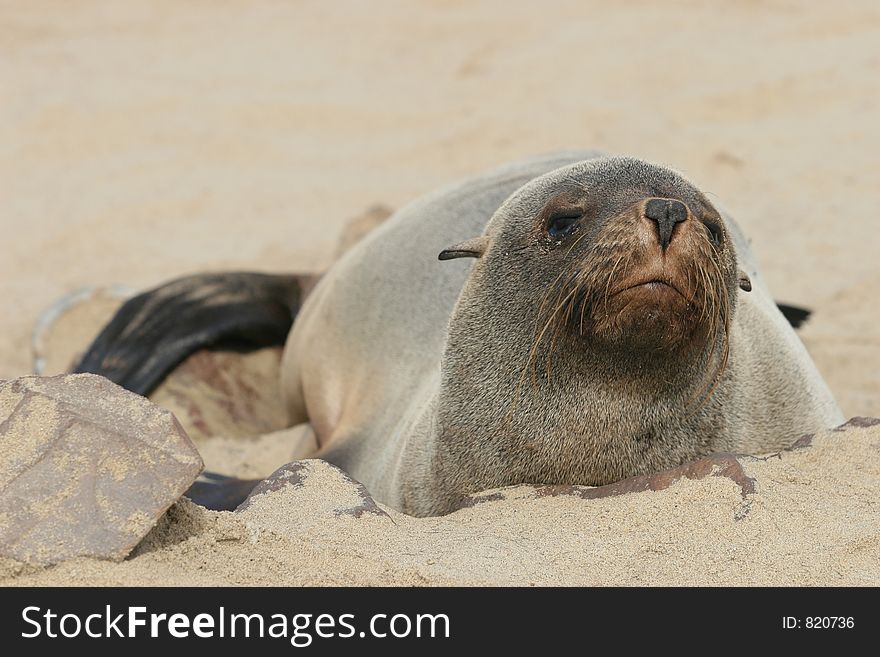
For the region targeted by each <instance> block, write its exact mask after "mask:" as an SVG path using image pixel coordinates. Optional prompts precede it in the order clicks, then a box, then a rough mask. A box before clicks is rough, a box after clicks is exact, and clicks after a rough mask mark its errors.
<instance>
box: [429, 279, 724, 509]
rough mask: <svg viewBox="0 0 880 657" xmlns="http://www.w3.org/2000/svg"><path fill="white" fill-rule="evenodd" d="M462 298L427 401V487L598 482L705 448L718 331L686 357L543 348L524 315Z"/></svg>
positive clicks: (449, 492)
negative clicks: (430, 423) (432, 402)
mask: <svg viewBox="0 0 880 657" xmlns="http://www.w3.org/2000/svg"><path fill="white" fill-rule="evenodd" d="M463 299H464V302H460V303H459V306H458V307H457V308H456V312H455V314H454V316H453V319H452V321H451V323H450V328H449V334H448V335H449V337H448V342H447V345H446V350H445V353H444V356H443V361H442V366H441V385H440V391H439V397H438V403H437V405H436V410H435V412H436V419H435V424H434V433H435V436H434V438H435V439H434V440H433V441H432V444H433V449H434V455H433V458H432V461H433V463H434V470H435V475H436V476H435V477H433V478H432V479H433V480H435V481H438V482H442V483H441V485H442V486H444V487H445V488H446V490H444V491H440V492H439V493H440V495H439V497H441V498H443V499H446V500H454V499H455V498H457V497H458V498H460V497H462V496H465V495H468V494H472V493H474V492H477V491H479V490H485V489H487V488H494V487H498V486H504V485H509V484H516V483H551V484H557V483H565V484H580V485H592V486H595V485H603V484H607V483H610V482H613V481H617V480H619V479H622V478H626V477H629V476H633V475H636V474H642V473H645V472H652V471H656V470H659V469H662V468H665V467H671V466H674V465H678V464H680V463H682V462H684V461H687V460H689V459H692V458H696V457H698V456H701V455H703V454H706V453H709V452H711V451H714V450H715V449H716V448H717V445H716V444H715V443H714V437H715V436H717V435H721V434H722V433H723V431H722V427H720V426H719V423H723V415H722V414H721V412H720V406H719V405H720V402H719V399H720V398H721V396H722V395H719V391H722V390H724V389H726V388H727V387H729V386H730V385H731V381H730V376H731V375H730V373H729V372H727V373H725V375H724V376H722V377H720V379H719V380H718V381H713V373H714V372H715V371H717V367H716V364H717V363H718V362H719V359H720V358H721V356H722V353H721V352H722V345H721V342H720V341H719V342H717V343H716V344H714V346H713V348H712V349H709V348H706V349H703V350H702V351H699V352H697V353H696V355H695V354H693V353H689V354H685V355H682V354H653V355H652V357H645V356H643V355H640V354H623V355H621V354H619V353H614V352H613V351H607V352H603V351H602V350H595V349H589V348H583V345H582V343H581V348H580V349H578V340H579V339H580V340H582V337H583V336H569V337H565V336H557V344H555V345H554V346H553V349H552V353H551V349H550V345H549V343H548V344H547V346H546V347H545V348H539V349H538V350H536V351H534V352H533V351H532V350H531V347H532V346H533V340H532V335H531V330H530V327H528V322H527V321H526V322H524V321H523V319H522V318H521V317H519V318H517V317H516V316H515V312H512V313H497V314H493V315H491V316H487V315H486V313H484V312H481V309H480V308H478V307H476V306H475V305H471V304H468V303H467V296H465V295H463ZM685 356H686V357H685ZM710 390H711V391H712V394H711V395H710V394H709V392H710ZM449 503H450V504H452V503H454V502H449ZM446 510H449V509H446Z"/></svg>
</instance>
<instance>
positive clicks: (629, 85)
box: [0, 0, 880, 585]
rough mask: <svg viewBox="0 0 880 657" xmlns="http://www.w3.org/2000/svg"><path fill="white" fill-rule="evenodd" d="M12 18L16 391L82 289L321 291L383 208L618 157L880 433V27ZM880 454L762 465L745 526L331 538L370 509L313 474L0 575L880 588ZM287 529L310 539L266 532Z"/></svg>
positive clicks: (558, 4) (734, 19)
mask: <svg viewBox="0 0 880 657" xmlns="http://www.w3.org/2000/svg"><path fill="white" fill-rule="evenodd" d="M0 14H2V16H3V17H4V18H3V20H2V21H0V80H2V84H0V119H2V120H0V144H2V146H0V200H2V202H0V231H2V232H0V234H2V236H3V238H2V240H0V299H2V303H3V309H4V312H2V313H0V335H2V340H0V379H11V378H15V377H18V376H22V375H25V374H29V373H31V367H32V354H31V332H32V330H33V328H34V326H35V324H36V322H37V321H38V319H39V317H40V316H41V314H42V313H43V312H44V311H45V310H46V309H47V308H48V307H50V306H51V305H52V304H53V303H54V302H55V301H56V300H57V299H59V298H60V297H62V296H64V295H65V294H69V293H71V292H73V291H74V290H76V289H78V288H81V287H84V286H92V285H98V286H107V285H111V284H118V285H124V286H127V287H130V288H134V289H142V288H145V287H149V286H153V285H156V284H158V283H160V282H162V281H164V280H167V279H169V278H172V277H175V276H179V275H182V274H185V273H192V272H198V271H205V270H225V269H246V270H255V271H267V272H282V271H317V270H320V269H322V268H324V267H326V266H327V264H328V263H329V262H330V261H331V258H332V255H333V249H334V247H335V244H336V242H337V239H338V236H339V233H340V230H341V229H342V226H343V225H344V223H345V221H346V220H347V219H349V218H351V217H353V216H357V215H359V214H360V213H362V212H363V211H364V210H365V209H366V208H368V207H370V206H372V205H375V204H377V203H381V204H385V205H388V206H390V207H401V206H402V205H403V204H404V203H406V202H408V201H410V200H412V199H414V198H415V197H417V196H419V195H420V194H423V193H425V192H429V191H431V190H433V189H435V188H437V187H438V186H440V185H443V184H446V183H448V182H450V181H452V180H455V179H457V178H460V177H463V176H466V175H469V174H472V173H476V172H479V171H481V170H483V169H485V168H487V167H491V166H495V165H497V164H500V163H503V162H505V161H508V160H513V159H520V158H522V157H525V156H528V155H532V154H536V153H542V152H547V151H552V150H555V149H567V148H599V149H602V150H605V151H608V152H611V153H619V154H628V155H634V156H637V157H641V158H643V159H647V160H652V161H656V162H660V163H663V164H666V165H669V166H671V167H673V168H676V169H678V170H680V171H682V172H684V173H685V174H686V175H687V176H688V177H689V178H690V179H692V180H693V181H694V182H696V183H697V184H698V185H699V186H700V187H701V188H702V189H703V190H706V191H707V192H708V193H709V194H710V196H711V198H712V200H713V202H717V203H718V204H719V205H721V206H722V207H724V208H725V209H727V210H729V211H730V212H731V213H732V214H733V215H734V216H735V217H736V218H737V221H738V222H739V223H740V225H741V226H742V227H743V228H744V230H745V231H746V233H747V234H748V235H749V236H750V237H751V238H752V243H753V247H754V249H755V251H756V253H757V255H758V258H759V260H760V262H761V265H762V268H763V272H764V275H765V277H766V279H767V281H768V283H769V286H770V289H771V290H772V291H773V292H774V295H775V296H776V298H777V299H778V300H780V301H783V302H787V303H792V304H796V305H799V306H804V307H807V308H810V309H811V310H812V311H813V315H812V317H811V318H810V320H809V322H808V323H807V325H806V326H805V327H804V328H803V329H802V330H801V331H800V335H801V337H802V339H803V340H804V342H805V344H806V345H807V347H808V349H809V351H810V353H811V355H812V356H813V358H814V359H815V361H816V363H817V365H818V367H819V369H820V371H821V372H822V374H823V375H824V376H825V378H826V380H827V381H828V383H829V385H830V386H831V388H832V390H833V392H834V394H835V395H836V397H837V399H838V401H839V403H840V405H841V407H842V409H843V411H844V414H845V416H846V417H847V418H849V417H854V416H880V310H878V306H877V304H876V299H877V298H878V296H880V258H878V256H877V250H878V245H880V238H878V237H877V232H876V229H877V228H878V226H880V223H878V219H877V218H876V216H875V215H876V212H877V211H876V208H877V207H878V206H880V187H878V185H877V181H878V180H880V158H878V156H877V153H880V130H878V127H877V116H878V110H880V87H878V85H877V79H878V76H880V47H878V45H877V44H880V6H878V5H877V3H875V2H869V1H867V0H866V1H851V2H837V3H833V4H832V5H807V4H804V3H796V2H786V1H783V0H768V1H760V0H753V1H749V2H740V3H727V4H717V3H706V2H690V1H682V2H676V3H674V4H671V3H670V5H669V6H668V7H665V8H660V7H659V6H658V4H657V3H654V2H647V1H645V2H629V3H621V4H620V5H610V4H608V3H603V2H592V1H590V2H583V1H575V0H572V1H556V0H548V1H545V2H540V3H505V2H501V1H482V2H440V1H436V2H420V3H411V2H402V1H401V2H387V1H378V2H369V3H367V2H336V3H325V2H317V1H315V2H309V1H306V2H297V3H288V2H281V1H276V2H262V3H248V2H244V1H243V0H225V1H224V2H213V3H205V2H199V1H195V0H175V1H173V2H172V1H162V2H154V3H133V2H109V1H107V2H90V1H84V2H79V3H76V4H75V6H74V5H70V4H69V3H64V2H61V1H60V0H59V1H55V2H53V1H47V0H38V1H34V2H28V3H20V2H12V1H7V0H0ZM835 436H836V438H835ZM841 436H843V437H841ZM846 436H850V439H846ZM877 440H878V433H877V429H876V427H875V428H869V427H861V428H859V427H857V428H855V429H853V430H852V431H846V432H840V433H839V434H829V437H826V438H821V439H817V441H816V443H815V444H814V445H813V447H811V448H809V449H804V450H799V451H796V452H792V453H790V454H786V455H785V456H784V457H783V458H781V459H777V461H754V462H749V463H748V464H746V465H745V466H744V467H745V469H746V471H747V473H749V475H750V476H751V477H753V478H755V479H756V480H757V481H758V483H759V488H758V492H757V493H755V494H754V496H753V499H752V501H751V502H750V505H751V506H750V509H751V510H750V511H749V513H748V515H746V516H744V517H737V514H738V513H740V505H742V504H743V496H742V495H741V492H740V490H739V489H738V488H737V486H736V484H735V483H732V482H731V481H730V480H728V479H726V478H724V477H714V476H712V477H708V478H705V479H699V480H690V479H685V480H682V481H681V482H678V483H676V484H675V485H674V486H672V487H670V488H668V489H666V490H664V491H657V492H645V493H638V494H630V495H626V496H620V497H612V498H607V499H602V500H585V499H581V498H579V497H577V496H556V497H553V496H550V497H535V496H534V495H532V494H531V493H529V492H528V491H526V490H524V489H516V490H514V491H513V492H510V493H509V494H506V495H505V496H503V499H499V500H495V501H493V502H492V503H487V504H479V505H476V506H474V507H473V508H471V509H464V510H462V511H459V512H457V513H456V514H453V516H448V517H444V518H436V519H419V520H417V519H413V518H408V517H405V516H402V515H401V514H397V513H396V512H394V511H391V510H387V509H386V510H385V511H386V513H387V515H386V516H383V517H379V516H376V517H369V518H360V519H350V518H345V519H342V520H340V519H338V518H336V516H335V515H334V514H333V513H331V511H332V510H333V509H335V508H337V506H338V505H339V504H342V503H343V501H344V499H345V496H346V495H350V494H351V490H350V489H349V488H346V486H345V485H344V483H341V480H340V479H339V478H338V477H337V476H336V475H335V474H334V472H333V471H332V470H330V469H329V468H322V466H320V464H317V465H315V466H314V468H313V471H312V475H311V478H310V480H309V482H308V485H306V486H303V487H302V488H301V489H297V490H296V491H287V492H285V493H283V494H281V493H279V494H278V495H279V496H280V497H279V500H280V501H279V500H276V501H275V502H273V503H271V504H269V503H268V502H267V507H266V508H265V509H262V510H261V507H260V505H259V504H254V505H252V506H251V508H249V509H248V510H246V511H244V512H242V513H241V514H228V513H214V512H207V511H204V510H203V509H201V508H199V507H196V506H195V505H192V504H189V503H187V502H186V501H184V502H181V503H180V504H178V505H177V506H175V507H173V508H172V511H171V514H170V517H171V518H172V519H173V520H174V521H175V522H174V523H172V522H171V521H170V520H169V518H168V517H166V518H165V519H163V520H162V521H161V522H160V526H159V527H157V528H156V530H154V532H153V533H152V534H151V535H150V537H148V539H147V541H146V542H145V543H144V544H142V545H141V546H140V547H139V548H137V550H136V552H135V554H134V556H133V557H131V558H129V559H128V560H127V561H125V562H123V563H118V564H117V563H109V562H99V561H94V560H86V559H80V560H75V561H73V562H68V563H65V564H62V565H60V566H57V567H54V568H51V569H36V568H33V567H31V566H25V565H22V564H18V563H15V562H11V561H8V560H0V583H2V584H43V585H46V584H224V583H226V584H360V585H363V584H408V585H413V584H416V585H423V584H487V583H492V584H530V583H537V584H580V585H584V584H587V585H588V584H635V585H644V584H873V585H877V584H878V583H880V566H878V563H880V530H878V529H877V528H878V526H880V523H878V519H880V515H878V514H880V508H878V506H877V503H876V497H877V496H876V490H877V485H880V466H878V460H877V457H876V454H877V452H876V449H877ZM234 452H235V450H234V449H230V450H229V453H234ZM219 458H222V450H221V456H219V457H218V456H212V459H219ZM278 465H280V463H279V464H278ZM228 469H229V470H230V471H232V470H235V465H234V464H229V468H228ZM266 469H268V471H265V470H264V471H263V472H261V473H260V474H261V475H265V474H268V472H269V471H271V469H272V468H268V467H267V468H266ZM762 482H763V483H762ZM872 491H873V492H872ZM284 496H287V497H284ZM296 496H300V497H299V498H296V499H294V498H295V497H296ZM310 496H311V497H310ZM281 498H283V500H282V499H281ZM288 498H290V499H288ZM301 498H302V499H301ZM306 498H308V499H306ZM324 498H327V499H329V500H330V501H329V502H327V501H322V500H323V499H324ZM304 499H306V501H307V502H308V503H303V500H304ZM285 500H286V501H285ZM341 500H342V501H341ZM287 503H289V504H290V505H291V509H292V508H294V507H296V508H298V509H300V511H299V512H297V513H292V514H291V515H289V516H286V517H285V518H282V517H280V516H277V517H276V516H274V515H272V508H276V507H277V506H278V505H279V504H282V505H283V504H287ZM322 504H323V505H324V506H322ZM327 505H329V506H327ZM325 507H326V508H325ZM302 509H310V510H311V511H312V512H313V513H312V515H311V516H309V515H307V514H306V513H305V512H304V511H302ZM322 509H324V511H322ZM793 510H795V511H797V510H800V511H801V512H800V513H795V514H794V515H793ZM325 512H326V513H325ZM322 514H323V515H322ZM657 518H660V520H659V521H657V520H656V519H657ZM828 519H830V520H828ZM698 521H699V523H701V524H702V526H701V529H700V531H699V532H688V531H685V529H686V528H687V527H691V526H693V525H694V524H696V523H697V522H698ZM175 523H176V524H175ZM841 532H842V533H841ZM389 537H390V538H389ZM782 537H787V538H785V540H783V538H782ZM389 546H391V547H390V548H389ZM585 555H589V556H585ZM688 563H691V564H693V563H698V564H699V566H698V567H695V568H690V569H689V568H686V567H685V566H686V564H688ZM525 564H529V565H528V567H526V565H525ZM659 564H664V565H663V566H662V567H660V566H659Z"/></svg>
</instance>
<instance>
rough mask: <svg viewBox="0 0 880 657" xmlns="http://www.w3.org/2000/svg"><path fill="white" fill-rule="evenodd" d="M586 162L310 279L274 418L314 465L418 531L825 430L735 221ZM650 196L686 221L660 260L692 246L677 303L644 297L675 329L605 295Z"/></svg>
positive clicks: (530, 179) (611, 164) (538, 175)
mask: <svg viewBox="0 0 880 657" xmlns="http://www.w3.org/2000/svg"><path fill="white" fill-rule="evenodd" d="M594 155H595V154H590V153H580V154H567V155H562V156H557V157H549V158H542V159H536V160H530V161H528V162H524V163H519V164H516V165H513V166H509V167H505V168H502V169H500V170H496V171H494V172H491V173H489V174H486V175H484V176H482V177H478V178H476V179H473V180H470V181H467V182H465V183H462V184H460V185H458V186H455V187H452V188H448V189H446V190H443V191H441V192H438V193H436V194H433V195H431V196H429V197H427V198H425V199H422V200H420V201H417V202H416V203H414V204H412V205H411V206H409V207H407V208H405V209H403V210H401V211H400V212H398V213H397V214H396V215H395V216H394V217H393V218H392V219H390V220H389V221H388V222H387V223H386V224H385V225H383V226H382V227H380V228H379V229H377V230H376V231H375V233H373V234H372V235H370V236H368V237H367V238H366V240H365V241H364V242H362V243H361V244H359V245H358V246H356V247H355V248H354V249H353V250H352V252H351V253H350V254H349V255H348V257H346V258H345V259H343V260H342V261H340V262H339V263H338V264H337V265H336V266H335V267H333V268H332V269H331V270H330V271H329V272H328V273H327V275H326V276H325V277H324V279H323V280H322V281H321V283H320V284H319V285H318V286H317V288H316V289H315V291H314V293H313V295H312V296H311V297H310V298H309V299H308V300H307V301H306V303H305V305H304V306H303V308H302V309H301V312H300V316H299V318H298V319H297V322H296V323H295V325H294V328H293V331H292V333H291V336H290V338H289V340H288V343H287V346H286V349H285V356H284V362H283V368H282V371H283V387H284V393H285V396H286V399H287V402H288V406H289V409H290V413H291V420H292V421H293V422H300V421H309V422H311V423H312V425H313V427H314V428H315V432H316V435H317V437H318V441H319V444H321V445H322V448H321V451H320V452H319V454H318V456H320V457H322V458H326V459H327V460H329V461H331V462H333V463H335V464H336V465H339V466H340V467H342V468H343V469H345V470H347V471H348V472H350V473H351V474H352V475H353V476H354V477H355V478H357V479H359V480H360V481H362V482H364V484H365V485H366V486H367V487H368V489H370V490H371V491H372V492H373V493H374V494H375V495H376V496H377V498H378V499H380V500H381V501H384V502H385V503H387V504H390V505H391V506H394V507H396V508H399V509H402V510H404V511H406V512H408V513H413V514H416V515H430V514H440V513H445V512H448V511H450V510H452V509H454V508H456V507H457V505H458V504H459V503H460V502H461V500H462V499H463V498H464V497H465V496H467V495H469V494H471V493H474V492H476V491H480V490H484V489H488V488H494V487H498V486H503V485H507V484H516V483H557V484H558V483H566V484H583V485H603V484H607V483H610V482H612V481H615V480H617V479H621V478H624V477H627V476H632V475H637V474H643V473H646V472H651V471H655V470H658V469H661V468H665V467H671V466H675V465H679V464H681V463H683V462H685V461H687V460H691V459H693V458H697V457H700V456H704V455H706V454H709V453H711V452H716V451H738V452H752V453H756V452H767V451H772V450H777V449H780V448H782V447H785V446H787V445H788V444H789V443H790V442H792V441H793V440H795V439H796V438H797V437H798V436H800V435H802V434H804V433H807V432H810V431H814V430H816V429H817V428H820V427H828V426H834V425H836V424H838V423H839V422H840V421H842V416H841V413H840V410H839V409H838V407H837V405H836V403H835V402H834V400H833V397H832V396H831V394H830V392H829V390H828V388H827V386H826V385H825V383H824V382H823V381H822V378H821V376H820V375H819V373H818V372H817V370H816V368H815V367H814V365H813V364H812V362H811V360H810V358H809V356H808V355H807V353H806V351H805V349H804V347H803V346H802V344H801V343H800V340H799V339H798V338H797V336H796V334H795V333H794V331H793V330H792V329H791V327H790V326H789V325H788V323H787V322H786V320H785V318H784V317H783V316H782V315H781V313H780V312H779V310H778V309H777V307H776V305H775V304H774V303H773V301H772V298H771V297H770V295H769V292H768V291H767V289H766V285H765V284H764V282H763V279H762V278H761V276H760V274H759V272H758V270H757V267H756V265H755V262H754V257H753V255H752V253H751V250H750V249H749V247H748V245H747V243H746V240H745V239H744V237H743V235H742V233H741V232H740V230H739V228H738V227H737V226H736V224H735V223H734V222H733V221H732V219H731V218H730V217H728V216H725V215H722V214H721V213H720V212H719V211H717V210H716V209H715V208H714V206H713V205H712V204H711V203H710V202H709V201H708V200H707V199H706V197H705V196H704V195H703V194H702V193H700V192H699V191H698V190H697V189H696V188H695V187H694V186H693V185H692V184H691V183H689V182H688V181H687V180H686V179H685V178H684V177H682V176H681V175H679V174H677V173H675V172H674V171H671V170H669V169H666V168H663V167H658V166H656V165H651V164H648V163H645V162H641V161H639V160H635V159H631V158H601V157H600V158H596V157H594ZM655 198H659V199H667V200H669V199H671V200H676V201H681V202H683V204H684V205H685V206H686V208H687V210H688V212H689V213H691V214H696V215H699V218H697V217H693V216H692V217H691V218H689V219H688V221H690V222H691V224H690V225H691V227H692V228H693V230H690V231H689V232H688V233H687V234H685V235H683V236H682V235H680V236H679V237H678V238H676V237H675V231H676V230H679V231H680V230H681V228H682V226H684V225H685V224H683V223H679V224H678V226H674V227H673V230H672V231H671V234H672V239H671V242H669V244H668V249H669V252H670V253H672V249H673V248H678V245H684V244H688V245H689V249H690V251H691V252H692V255H693V254H694V253H701V254H702V255H701V259H702V260H701V261H702V263H703V264H702V265H701V267H698V268H694V269H692V270H688V271H686V272H683V273H682V272H680V279H681V281H684V282H683V283H682V282H681V281H679V283H678V284H679V286H680V287H685V288H687V289H685V290H682V292H684V294H681V292H679V291H676V290H670V291H666V292H660V294H664V295H667V296H666V301H665V303H666V305H668V304H670V303H672V304H678V305H679V309H678V310H677V311H675V312H671V313H670V312H658V311H657V307H662V306H663V304H659V306H657V304H655V306H657V307H652V308H648V309H647V310H646V309H645V304H644V303H642V304H641V306H642V307H641V310H640V309H639V308H634V309H633V310H631V311H629V310H626V309H625V308H624V309H622V310H618V312H616V314H613V316H612V315H609V314H608V312H607V310H608V304H609V303H613V299H615V298H620V296H621V295H627V294H629V295H630V296H638V295H643V294H649V295H651V294H655V293H656V291H655V290H653V289H651V290H637V291H635V292H632V293H627V292H625V291H623V290H614V289H613V287H614V285H616V284H617V283H619V282H621V281H626V280H628V279H627V277H628V276H629V277H630V278H631V277H632V276H635V275H637V271H636V270H639V269H642V270H644V269H645V268H647V267H649V265H648V264H647V263H646V261H639V259H638V258H635V257H634V256H632V252H634V251H633V248H634V246H633V244H636V245H637V244H640V243H642V242H644V241H645V240H648V239H650V235H649V233H648V229H649V228H651V225H650V224H651V222H650V221H648V222H647V223H646V222H644V221H643V215H644V212H645V205H646V203H647V202H648V201H649V200H650V199H655ZM553 204H556V205H561V206H563V207H567V208H569V209H571V208H574V207H581V211H582V212H583V214H582V217H588V218H589V219H590V221H586V222H582V225H581V227H580V232H579V234H578V233H575V234H574V236H573V237H575V240H574V241H572V242H566V240H559V241H558V243H556V241H555V240H553V239H552V238H549V239H548V237H547V235H546V234H542V232H541V231H542V229H543V228H544V227H546V219H547V217H548V216H550V215H552V214H553V213H554V212H555V210H554V209H553V207H551V206H553ZM578 204H580V206H578ZM637 220H638V221H642V224H636V223H635V222H636V221H637ZM685 223H687V222H685ZM636 225H639V226H641V231H640V232H639V234H638V235H637V236H636V237H633V232H632V231H633V227H634V226H636ZM656 239H659V237H657V238H656ZM713 240H717V242H718V244H717V245H713ZM575 243H578V244H579V245H580V248H581V249H582V250H583V252H582V255H579V254H578V253H575V254H574V255H572V253H571V249H572V248H575V249H577V248H578V247H577V246H575V247H572V246H571V245H572V244H575ZM621 243H624V244H630V246H629V247H626V248H629V249H630V256H629V258H628V259H629V261H630V262H629V264H630V267H629V268H628V269H627V267H626V264H627V257H626V253H623V254H622V253H621V246H620V245H621ZM449 245H454V246H452V247H450V246H449ZM566 249H568V250H569V254H568V260H565V259H564V257H563V255H562V254H564V253H565V251H566ZM441 252H442V253H444V254H445V255H444V256H443V257H445V258H450V256H451V259H452V260H453V261H452V262H437V260H436V258H437V254H438V253H441ZM462 257H473V258H476V260H471V259H464V260H463V259H461V258H462ZM640 257H641V256H640ZM572 258H574V259H573V260H572ZM578 258H580V259H579V260H578ZM643 260H644V258H643ZM572 262H575V265H574V266H572V264H571V263H572ZM621 265H622V266H623V267H622V268H620V267H621ZM608 272H611V273H610V274H609V273H608ZM566 277H568V278H566ZM597 277H598V280H596V279H597ZM560 281H561V282H562V283H560ZM630 282H633V283H638V281H632V280H631V281H630ZM637 287H638V286H637ZM747 287H751V288H752V291H751V292H746V291H745V288H747ZM611 292H616V297H615V295H612V294H611ZM563 300H564V302H563ZM560 304H561V305H560ZM637 305H639V304H637ZM648 305H650V304H648ZM548 312H549V314H547V313H548ZM688 313H690V315H688ZM573 318H576V320H577V321H576V322H575V323H576V324H579V325H580V326H579V327H574V326H573V325H572V319H573ZM584 323H586V324H587V325H588V326H586V327H584V326H583V324H584ZM676 323H678V324H680V326H678V328H674V329H673V328H669V327H672V326H673V325H675V324H676ZM638 327H641V328H640V329H639V330H636V329H637V328H638ZM664 327H666V328H667V329H669V330H666V331H664V330H663V329H664Z"/></svg>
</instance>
